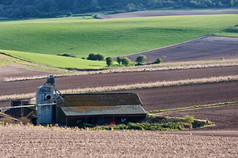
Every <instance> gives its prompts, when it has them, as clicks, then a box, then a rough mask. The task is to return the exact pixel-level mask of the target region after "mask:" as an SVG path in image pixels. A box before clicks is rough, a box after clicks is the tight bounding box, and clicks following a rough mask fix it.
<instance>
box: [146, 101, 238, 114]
mask: <svg viewBox="0 0 238 158" xmlns="http://www.w3.org/2000/svg"><path fill="white" fill-rule="evenodd" d="M235 104H238V101H236V102H226V103H217V104H209V105H196V106H189V107H182V108H174V109H163V110H151V111H149V112H150V113H163V112H169V111H182V110H194V109H202V108H211V107H220V106H227V105H235Z"/></svg>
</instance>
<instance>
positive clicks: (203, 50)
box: [127, 36, 238, 62]
mask: <svg viewBox="0 0 238 158" xmlns="http://www.w3.org/2000/svg"><path fill="white" fill-rule="evenodd" d="M237 43H238V38H231V37H215V36H212V37H202V38H199V39H195V40H192V41H189V42H185V43H182V44H176V45H173V46H169V47H165V48H158V49H154V50H151V51H145V52H142V53H138V54H134V55H129V56H127V57H128V58H129V59H131V61H135V60H136V58H137V57H138V56H140V55H145V56H146V57H147V62H154V61H155V59H157V58H161V59H162V61H163V62H177V61H199V60H219V59H220V58H221V57H223V58H224V59H234V58H238V51H237V50H238V44H237Z"/></svg>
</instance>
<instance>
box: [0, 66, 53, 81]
mask: <svg viewBox="0 0 238 158" xmlns="http://www.w3.org/2000/svg"><path fill="white" fill-rule="evenodd" d="M46 74H50V72H45V71H41V70H36V69H31V68H29V67H26V66H23V65H17V64H16V65H7V66H0V82H2V81H3V80H4V78H10V77H27V76H35V75H46Z"/></svg>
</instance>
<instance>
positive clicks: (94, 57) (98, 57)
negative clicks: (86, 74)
mask: <svg viewBox="0 0 238 158" xmlns="http://www.w3.org/2000/svg"><path fill="white" fill-rule="evenodd" d="M87 59H88V60H99V61H102V60H104V56H103V55H101V54H95V53H90V54H89V55H88V57H87Z"/></svg>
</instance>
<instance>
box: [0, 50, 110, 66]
mask: <svg viewBox="0 0 238 158" xmlns="http://www.w3.org/2000/svg"><path fill="white" fill-rule="evenodd" d="M0 52H5V53H6V54H9V55H11V56H15V57H18V58H19V59H23V60H26V61H28V62H33V63H38V64H42V65H48V66H52V67H58V68H64V69H71V68H77V69H102V68H104V67H105V66H106V63H105V62H104V61H89V60H82V59H78V58H71V57H63V56H55V55H49V54H38V53H29V52H18V51H8V50H1V49H0ZM0 57H1V56H0ZM0 61H1V60H0Z"/></svg>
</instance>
